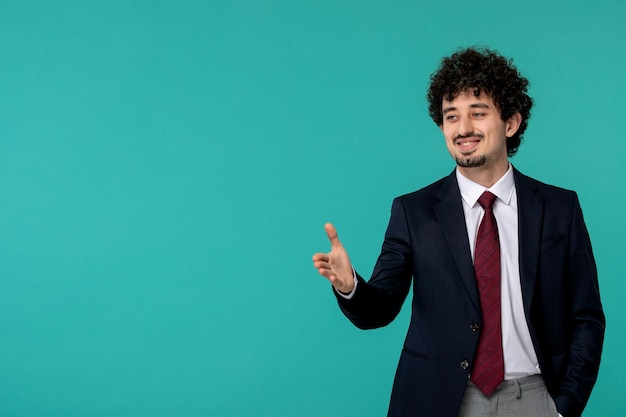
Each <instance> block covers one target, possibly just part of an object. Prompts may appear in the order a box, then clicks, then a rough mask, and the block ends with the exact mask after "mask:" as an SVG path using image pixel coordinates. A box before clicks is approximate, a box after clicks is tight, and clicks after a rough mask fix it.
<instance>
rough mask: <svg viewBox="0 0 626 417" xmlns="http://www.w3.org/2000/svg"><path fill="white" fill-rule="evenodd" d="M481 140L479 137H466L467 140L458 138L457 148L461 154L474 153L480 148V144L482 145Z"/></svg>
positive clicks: (456, 141)
mask: <svg viewBox="0 0 626 417" xmlns="http://www.w3.org/2000/svg"><path fill="white" fill-rule="evenodd" d="M481 140H482V138H481V137H479V136H471V137H465V138H458V139H456V140H455V141H454V143H455V144H456V146H458V147H459V149H460V150H461V152H463V153H467V152H472V151H474V150H475V149H476V148H477V147H478V144H479V143H480V141H481Z"/></svg>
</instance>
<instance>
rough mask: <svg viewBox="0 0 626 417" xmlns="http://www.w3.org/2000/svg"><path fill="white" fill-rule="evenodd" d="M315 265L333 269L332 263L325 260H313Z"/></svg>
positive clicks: (317, 267)
mask: <svg viewBox="0 0 626 417" xmlns="http://www.w3.org/2000/svg"><path fill="white" fill-rule="evenodd" d="M313 266H314V267H315V268H316V269H320V268H324V269H332V268H331V267H330V264H329V263H328V262H325V261H315V262H313Z"/></svg>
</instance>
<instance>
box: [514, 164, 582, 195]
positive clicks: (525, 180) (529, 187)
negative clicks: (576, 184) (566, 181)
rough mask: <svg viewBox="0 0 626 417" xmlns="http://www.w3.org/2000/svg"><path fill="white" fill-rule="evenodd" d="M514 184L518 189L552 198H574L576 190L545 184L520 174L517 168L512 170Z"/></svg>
mask: <svg viewBox="0 0 626 417" xmlns="http://www.w3.org/2000/svg"><path fill="white" fill-rule="evenodd" d="M514 176H515V186H516V188H517V189H518V192H519V190H520V189H521V190H522V191H529V192H533V193H539V194H540V195H542V196H544V197H554V198H557V199H558V198H575V196H576V192H575V191H573V190H568V189H566V188H562V187H558V186H556V185H552V184H547V183H545V182H542V181H539V180H537V179H535V178H531V177H529V176H527V175H524V174H522V173H521V172H519V171H518V170H517V169H515V170H514Z"/></svg>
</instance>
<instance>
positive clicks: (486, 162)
mask: <svg viewBox="0 0 626 417" xmlns="http://www.w3.org/2000/svg"><path fill="white" fill-rule="evenodd" d="M442 106H443V107H442V109H443V124H442V125H441V131H442V132H443V136H444V137H445V139H446V146H447V147H448V152H450V155H452V158H454V160H455V161H456V163H457V165H458V166H459V169H460V170H461V171H462V172H463V173H465V174H470V175H468V176H471V174H472V173H473V172H472V171H477V170H483V171H484V170H493V171H494V172H496V171H497V172H500V171H501V173H502V174H504V172H506V170H507V169H508V166H509V163H508V157H507V150H506V139H507V137H511V136H513V135H514V134H515V132H516V131H517V128H518V127H519V124H520V122H521V116H520V115H519V113H516V114H515V115H513V116H512V117H511V118H510V119H509V120H502V118H501V116H500V110H499V109H498V108H497V107H496V105H495V103H494V102H493V100H492V99H491V97H490V96H488V95H487V94H485V93H484V92H481V94H480V95H479V96H478V97H477V96H475V95H474V90H473V89H469V90H466V91H463V92H461V93H459V94H458V95H457V96H456V97H455V98H454V99H452V101H448V100H446V99H445V98H444V99H443V102H442Z"/></svg>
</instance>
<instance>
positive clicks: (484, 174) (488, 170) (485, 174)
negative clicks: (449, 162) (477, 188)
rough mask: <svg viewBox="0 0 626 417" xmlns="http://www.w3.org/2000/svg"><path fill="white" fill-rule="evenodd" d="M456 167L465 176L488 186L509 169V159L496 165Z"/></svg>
mask: <svg viewBox="0 0 626 417" xmlns="http://www.w3.org/2000/svg"><path fill="white" fill-rule="evenodd" d="M457 168H458V170H459V172H460V173H461V175H463V176H464V177H465V178H468V179H470V180H472V181H474V182H475V183H477V184H480V185H482V186H483V187H486V188H490V187H491V186H492V185H494V184H495V183H496V182H498V180H500V178H502V177H503V176H504V174H506V172H507V171H508V169H509V161H508V160H506V161H505V163H503V164H498V165H497V166H480V167H474V168H466V167H461V166H457Z"/></svg>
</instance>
